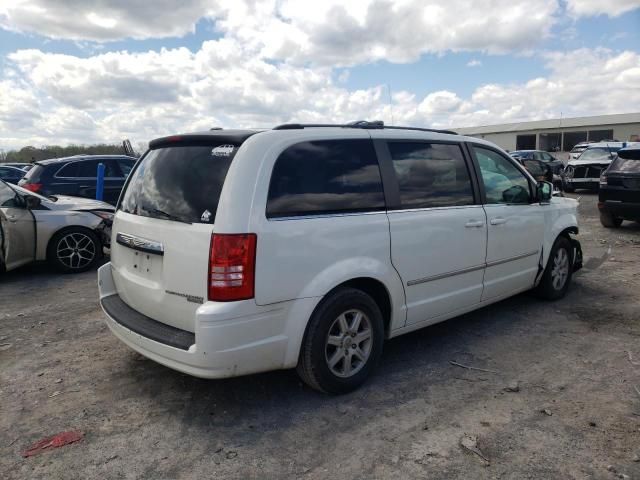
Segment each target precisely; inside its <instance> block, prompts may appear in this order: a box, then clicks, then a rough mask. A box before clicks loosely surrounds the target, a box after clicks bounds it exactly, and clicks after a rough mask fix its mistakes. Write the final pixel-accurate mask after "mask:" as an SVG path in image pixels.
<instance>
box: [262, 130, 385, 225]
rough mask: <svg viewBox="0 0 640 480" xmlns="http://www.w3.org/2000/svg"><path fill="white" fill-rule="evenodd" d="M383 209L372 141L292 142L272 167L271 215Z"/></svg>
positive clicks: (268, 203) (270, 186) (269, 210)
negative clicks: (293, 143)
mask: <svg viewBox="0 0 640 480" xmlns="http://www.w3.org/2000/svg"><path fill="white" fill-rule="evenodd" d="M384 208H385V201H384V194H383V192H382V181H381V178H380V169H379V167H378V160H377V157H376V154H375V151H374V149H373V145H372V143H371V140H322V141H313V142H303V143H298V144H296V145H292V146H291V147H289V148H287V149H286V150H285V151H284V152H282V153H281V154H280V156H279V157H278V159H277V160H276V163H275V165H274V167H273V172H272V174H271V183H270V185H269V197H268V199H267V212H266V213H267V218H273V217H289V216H298V215H314V214H323V213H340V212H361V211H367V210H368V211H372V210H381V209H384Z"/></svg>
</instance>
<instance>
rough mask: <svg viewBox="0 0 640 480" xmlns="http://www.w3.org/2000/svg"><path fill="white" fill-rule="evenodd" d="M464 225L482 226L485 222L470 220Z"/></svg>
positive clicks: (470, 226)
mask: <svg viewBox="0 0 640 480" xmlns="http://www.w3.org/2000/svg"><path fill="white" fill-rule="evenodd" d="M464 226H465V227H467V228H480V227H484V222H482V221H476V220H469V221H468V222H467V223H465V224H464Z"/></svg>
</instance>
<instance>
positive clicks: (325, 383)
mask: <svg viewBox="0 0 640 480" xmlns="http://www.w3.org/2000/svg"><path fill="white" fill-rule="evenodd" d="M383 342H384V322H383V318H382V312H381V311H380V308H379V307H378V305H377V304H376V302H375V301H374V300H373V299H372V298H371V297H370V296H369V295H367V294H366V293H364V292H362V291H361V290H357V289H354V288H345V289H340V290H338V291H336V292H335V293H332V294H330V296H328V297H327V298H325V299H324V300H322V302H321V303H320V305H319V306H318V307H317V308H316V310H315V311H314V313H313V315H312V316H311V319H310V320H309V325H308V326H307V331H306V333H305V336H304V339H303V341H302V347H301V349H300V358H299V360H298V367H297V371H298V375H300V377H301V378H302V380H303V381H304V382H305V383H306V384H307V385H309V386H310V387H311V388H313V389H315V390H318V391H321V392H325V393H331V394H342V393H347V392H350V391H352V390H355V389H356V388H358V387H359V386H360V385H362V384H363V383H364V382H365V381H366V380H367V378H368V377H369V376H370V375H371V374H372V373H373V371H374V370H375V368H376V366H377V364H378V362H379V360H380V356H381V355H382V345H383Z"/></svg>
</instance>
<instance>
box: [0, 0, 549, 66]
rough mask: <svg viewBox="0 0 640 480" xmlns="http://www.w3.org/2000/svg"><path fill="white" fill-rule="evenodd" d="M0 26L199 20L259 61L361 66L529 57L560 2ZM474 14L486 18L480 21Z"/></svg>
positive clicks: (5, 17)
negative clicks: (464, 54)
mask: <svg viewBox="0 0 640 480" xmlns="http://www.w3.org/2000/svg"><path fill="white" fill-rule="evenodd" d="M4 1H5V2H8V3H6V4H5V5H4V6H3V7H0V26H2V25H4V27H5V28H10V29H14V30H18V31H24V32H33V33H37V34H39V35H44V36H47V37H51V38H64V39H72V40H77V41H82V40H89V41H97V42H107V41H113V40H118V39H123V38H136V39H142V38H160V37H176V36H183V35H185V34H187V33H189V32H192V31H194V29H195V24H196V23H197V22H198V20H199V19H203V18H205V19H209V20H211V21H214V22H215V27H216V29H217V30H218V31H219V32H220V33H222V34H223V35H224V36H225V37H226V38H230V39H235V40H237V41H238V42H240V43H241V44H242V45H243V48H246V49H248V50H251V51H253V52H254V54H255V55H257V56H259V57H261V58H269V59H273V60H286V61H288V62H294V63H298V64H307V63H309V62H313V63H321V64H330V65H332V66H335V65H355V64H359V63H363V62H371V61H377V60H388V61H391V62H410V61H414V60H416V59H417V58H418V57H419V56H420V55H421V54H424V53H443V52H447V51H482V52H489V53H502V52H508V51H513V50H520V49H528V48H531V46H533V45H536V44H538V43H539V42H540V41H542V40H544V39H545V38H547V37H548V36H549V35H550V30H551V27H552V26H553V25H554V22H555V17H556V16H557V15H558V14H559V12H560V7H559V3H558V0H478V1H476V2H473V8H470V4H469V1H468V0H450V1H449V2H447V4H446V6H445V5H443V4H442V3H441V2H438V1H436V0H428V1H424V0H396V1H392V0H353V1H350V2H344V1H343V0H326V1H323V2H302V1H300V0H180V1H178V0H156V1H153V2H150V1H146V0H29V1H27V0H4ZM478 12H481V14H479V13H478Z"/></svg>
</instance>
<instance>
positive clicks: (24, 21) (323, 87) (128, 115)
mask: <svg viewBox="0 0 640 480" xmlns="http://www.w3.org/2000/svg"><path fill="white" fill-rule="evenodd" d="M325 3H326V4H325ZM483 3H485V4H486V5H481V4H483ZM311 5H312V4H309V3H305V2H300V1H298V2H295V1H281V2H276V1H275V0H272V1H268V0H264V1H258V2H257V3H256V4H251V5H249V4H247V3H245V2H243V1H241V0H238V1H227V0H220V1H217V0H183V1H177V0H176V1H174V0H158V1H157V2H150V1H146V2H145V1H142V0H132V1H130V2H121V1H119V0H118V1H114V2H108V1H98V0H95V1H94V0H68V1H67V2H64V4H55V5H53V6H52V4H51V2H46V1H45V0H25V1H21V2H10V5H9V6H0V82H2V87H3V89H2V91H4V94H3V93H0V127H4V128H2V130H0V148H7V146H15V145H18V144H21V143H24V142H30V143H38V142H49V141H55V142H79V143H90V142H93V141H101V140H105V141H114V140H117V139H119V138H121V137H124V136H130V137H131V136H132V137H134V138H136V139H139V141H140V142H143V141H146V140H148V139H149V137H152V136H155V135H157V134H165V133H167V132H170V131H175V130H185V129H188V128H196V127H200V126H206V125H210V124H211V123H216V124H224V125H223V126H247V125H258V124H260V125H264V126H268V125H270V124H275V123H278V122H281V121H290V120H323V121H344V120H350V119H355V118H382V119H384V120H385V121H389V120H390V116H391V111H393V116H394V121H396V123H398V122H403V123H412V124H420V125H437V126H465V125H474V124H486V123H502V122H505V121H521V120H528V119H539V118H549V117H553V116H558V115H559V113H560V112H565V113H564V115H565V116H567V115H590V114H601V113H620V112H621V111H637V110H640V101H637V100H635V99H636V98H638V96H637V93H638V92H639V91H640V87H638V86H637V85H638V83H637V80H638V79H639V78H640V74H639V73H638V72H640V60H639V58H640V57H639V55H640V34H639V33H638V31H639V28H638V27H639V26H640V8H638V7H640V2H639V1H638V0H609V2H596V1H593V0H567V1H558V0H529V1H524V0H522V1H521V0H513V1H507V0H486V1H483V0H479V1H478V2H474V5H477V11H468V10H469V9H468V7H467V4H466V3H465V2H463V1H460V0H452V1H451V2H450V4H448V6H447V8H446V9H445V8H442V7H441V6H440V4H439V3H438V2H430V1H426V2H425V1H411V0H404V1H403V2H402V3H393V4H385V3H383V2H381V1H380V0H356V1H353V2H348V1H347V2H339V1H336V0H328V1H327V2H323V3H322V4H321V5H316V4H313V6H311ZM132 36H135V37H137V38H135V39H133V38H131V37H132ZM57 54H58V55H57ZM60 55H62V56H60ZM607 75H608V76H607ZM607 84H608V86H609V87H612V86H613V85H614V84H615V85H619V86H618V87H616V89H615V90H616V91H615V93H614V94H613V95H612V94H611V91H607ZM389 90H390V91H391V93H392V94H393V100H392V103H393V108H392V109H391V108H389V96H388V94H389ZM633 93H636V95H635V96H634V95H632V94H633ZM27 109H28V112H29V113H28V114H25V112H26V111H27ZM7 130H10V131H9V132H7Z"/></svg>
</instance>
